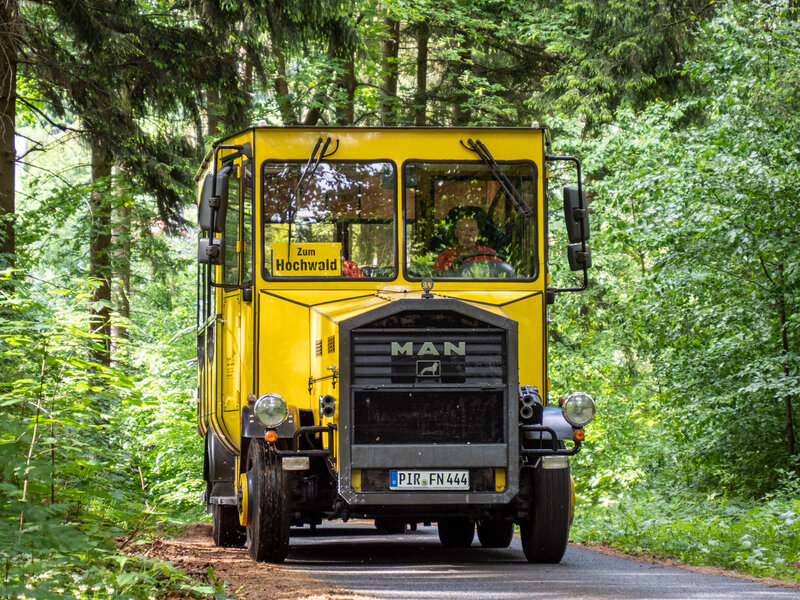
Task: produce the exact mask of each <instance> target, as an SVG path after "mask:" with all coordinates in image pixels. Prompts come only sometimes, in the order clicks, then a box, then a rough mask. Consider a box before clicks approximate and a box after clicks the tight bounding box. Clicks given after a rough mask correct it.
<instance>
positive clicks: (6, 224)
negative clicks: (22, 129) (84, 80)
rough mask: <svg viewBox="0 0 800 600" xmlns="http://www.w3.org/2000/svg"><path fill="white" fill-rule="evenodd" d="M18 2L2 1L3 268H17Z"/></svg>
mask: <svg viewBox="0 0 800 600" xmlns="http://www.w3.org/2000/svg"><path fill="white" fill-rule="evenodd" d="M16 27H17V0H0V268H4V267H7V266H10V267H13V266H14V253H15V250H16V246H15V240H14V210H15V209H14V166H15V159H16V150H15V148H14V132H15V122H16V103H17V56H18V48H19V40H18V38H17V30H16Z"/></svg>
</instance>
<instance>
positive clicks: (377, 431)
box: [350, 311, 508, 445]
mask: <svg viewBox="0 0 800 600" xmlns="http://www.w3.org/2000/svg"><path fill="white" fill-rule="evenodd" d="M350 354H351V362H350V365H351V367H350V369H351V371H350V385H351V393H352V396H351V398H352V419H353V421H352V423H353V443H354V444H381V445H382V444H423V445H430V444H467V443H472V444H498V443H503V442H504V441H505V430H506V427H505V414H506V410H505V390H506V385H507V383H506V382H507V379H508V367H507V332H506V331H505V330H503V329H501V328H499V327H496V326H492V325H489V324H487V323H484V322H481V321H478V320H476V319H473V318H471V317H466V316H464V315H462V314H460V313H457V312H451V311H441V312H438V311H418V312H416V311H407V312H400V313H397V314H393V315H391V316H390V317H387V318H385V319H383V320H379V321H375V322H373V323H369V324H367V325H364V326H361V327H359V328H357V329H353V330H352V332H351V340H350Z"/></svg>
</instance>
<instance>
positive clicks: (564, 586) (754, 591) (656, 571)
mask: <svg viewBox="0 0 800 600" xmlns="http://www.w3.org/2000/svg"><path fill="white" fill-rule="evenodd" d="M286 565H287V566H288V567H290V568H292V569H298V570H301V571H304V572H307V573H308V574H309V575H312V576H313V577H315V578H317V579H322V580H323V581H325V582H327V583H329V584H332V585H335V586H337V587H339V588H343V589H346V590H349V591H351V592H353V593H355V594H357V595H358V596H366V597H374V598H392V599H409V600H415V599H425V600H428V599H430V600H451V599H452V600H471V599H478V598H480V599H481V600H483V599H490V600H512V599H514V600H517V599H523V598H524V599H536V598H543V599H544V598H547V599H549V600H558V599H560V598H565V599H566V598H569V599H570V600H577V599H582V598H587V599H588V598H591V599H606V598H609V599H610V598H614V599H628V598H630V599H637V600H644V599H661V598H664V599H698V600H701V599H702V600H712V599H713V600H723V599H725V600H729V599H730V600H740V599H747V600H750V599H753V600H760V599H765V600H767V599H770V600H771V599H789V598H792V599H798V600H800V589H789V588H781V587H770V586H768V585H764V584H761V583H753V582H749V581H744V580H740V579H734V578H732V577H723V576H717V575H706V574H701V573H696V572H692V571H687V570H683V569H676V568H671V567H664V566H660V565H653V564H648V563H642V562H637V561H634V560H628V559H623V558H616V557H611V556H606V555H603V554H600V553H597V552H592V551H589V550H584V549H581V548H576V547H574V546H570V547H569V548H568V549H567V553H566V555H565V556H564V559H563V560H562V561H561V563H560V564H558V565H531V564H528V563H527V562H526V561H525V557H524V556H523V554H522V546H521V545H520V541H519V539H517V538H515V539H514V541H513V542H512V543H511V547H510V548H507V549H502V550H497V549H482V548H481V547H480V545H479V543H478V540H477V536H476V537H475V541H474V542H473V546H472V548H469V549H463V550H450V549H447V548H444V547H443V546H442V545H441V544H440V543H439V537H438V535H437V532H436V526H433V527H420V529H419V530H417V531H415V532H409V533H406V534H404V535H391V536H389V535H380V534H379V533H378V532H377V531H376V530H375V528H374V527H373V526H372V525H371V524H370V523H367V522H350V523H339V522H335V523H326V524H323V525H322V526H320V527H318V528H317V529H316V531H311V530H310V529H308V528H306V529H296V530H292V539H291V550H290V552H289V557H288V559H287V561H286Z"/></svg>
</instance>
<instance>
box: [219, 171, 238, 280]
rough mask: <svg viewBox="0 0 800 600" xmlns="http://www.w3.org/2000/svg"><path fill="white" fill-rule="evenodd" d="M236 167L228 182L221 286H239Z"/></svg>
mask: <svg viewBox="0 0 800 600" xmlns="http://www.w3.org/2000/svg"><path fill="white" fill-rule="evenodd" d="M239 177H240V169H239V167H238V165H237V166H236V168H234V170H233V172H232V173H231V176H230V179H229V180H228V214H227V216H226V218H225V233H224V234H223V235H224V240H225V241H224V248H223V253H224V258H223V263H222V282H221V283H222V285H239V271H240V265H239V246H240V245H241V240H240V239H239V231H240V230H241V229H240V225H241V222H240V221H241V204H240V202H241V195H240V188H241V180H240V178H239Z"/></svg>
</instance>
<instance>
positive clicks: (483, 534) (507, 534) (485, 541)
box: [478, 521, 514, 548]
mask: <svg viewBox="0 0 800 600" xmlns="http://www.w3.org/2000/svg"><path fill="white" fill-rule="evenodd" d="M513 537H514V523H512V522H511V521H478V540H479V541H480V543H481V546H483V547H484V548H508V546H509V545H510V544H511V539H512V538H513Z"/></svg>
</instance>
